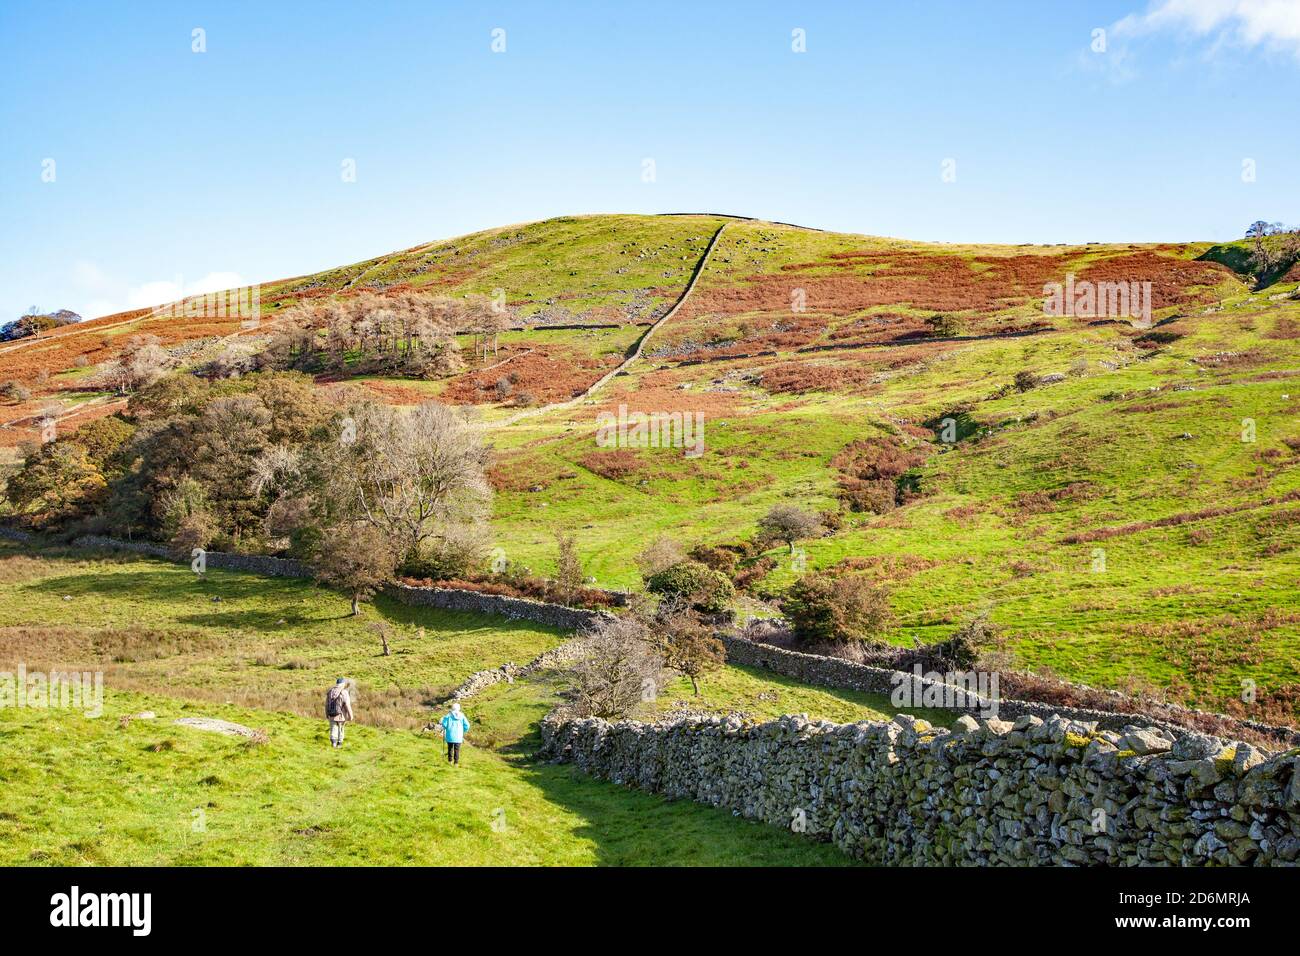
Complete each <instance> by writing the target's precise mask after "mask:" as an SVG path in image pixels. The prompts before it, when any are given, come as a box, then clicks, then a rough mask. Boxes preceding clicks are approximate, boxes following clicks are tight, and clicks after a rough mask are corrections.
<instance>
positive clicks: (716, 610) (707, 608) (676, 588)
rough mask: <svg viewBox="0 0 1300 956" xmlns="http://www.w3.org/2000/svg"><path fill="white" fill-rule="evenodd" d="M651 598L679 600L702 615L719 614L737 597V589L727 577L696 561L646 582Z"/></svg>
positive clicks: (663, 571)
mask: <svg viewBox="0 0 1300 956" xmlns="http://www.w3.org/2000/svg"><path fill="white" fill-rule="evenodd" d="M646 589H647V590H648V591H649V592H650V593H651V594H659V595H662V596H663V597H665V598H668V599H669V600H680V601H684V602H686V603H688V604H690V605H691V607H693V608H694V609H695V610H697V611H702V612H703V613H705V614H721V613H722V612H723V611H725V610H727V608H728V607H729V606H730V604H731V601H732V598H734V597H735V596H736V589H735V587H734V586H732V583H731V581H730V580H729V579H728V578H727V576H726V575H724V574H722V573H721V572H719V571H715V570H713V569H712V568H710V567H707V566H705V565H703V564H701V563H700V562H698V561H679V562H677V563H676V564H674V565H671V566H670V567H667V568H665V569H664V570H662V571H660V572H659V573H658V574H654V575H651V577H650V580H649V581H647V582H646Z"/></svg>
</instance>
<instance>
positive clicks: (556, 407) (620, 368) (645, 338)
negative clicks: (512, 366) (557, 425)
mask: <svg viewBox="0 0 1300 956" xmlns="http://www.w3.org/2000/svg"><path fill="white" fill-rule="evenodd" d="M727 225H728V223H725V222H724V223H723V224H722V225H720V226H719V227H718V229H717V232H715V233H714V234H713V238H712V239H710V240H709V244H708V245H707V246H706V247H705V248H704V254H703V255H702V256H700V261H699V262H697V263H695V269H694V271H693V272H692V273H691V281H690V282H688V283H686V288H685V289H683V290H682V293H681V295H679V296H678V297H677V301H676V302H674V303H673V307H672V308H671V309H669V310H668V311H667V312H665V313H664V314H663V315H662V316H660V317H659V319H658V320H657V321H656V322H654V324H652V325H651V326H650V327H649V328H648V329H646V330H645V332H644V333H643V334H642V335H641V337H640V338H639V339H637V341H636V345H635V346H634V347H633V348H632V351H631V352H629V353H628V355H627V357H626V358H625V359H623V361H622V362H620V363H619V364H618V365H617V366H616V367H615V368H613V369H611V370H610V371H608V372H606V373H605V374H604V375H602V376H601V377H600V378H598V379H596V381H595V382H593V383H592V384H591V385H590V386H588V387H587V388H586V389H585V390H584V391H582V392H580V393H579V394H577V395H575V396H574V397H573V398H570V399H566V400H565V401H563V402H556V403H554V404H552V405H540V406H538V407H537V408H528V409H525V410H524V411H522V412H516V413H515V414H514V415H511V416H510V417H509V418H506V419H503V420H502V421H499V422H491V423H489V427H491V428H504V427H507V426H509V425H514V424H515V423H516V422H521V421H523V420H524V419H527V418H533V417H535V416H537V415H544V414H548V413H550V412H558V411H563V410H564V409H566V408H573V407H574V406H576V405H578V404H580V403H582V402H584V401H586V400H587V399H589V398H591V396H592V395H594V394H596V392H598V391H599V390H600V389H602V388H603V387H604V386H605V385H607V384H609V382H610V381H612V380H613V379H614V377H615V376H617V375H620V374H622V373H623V372H625V371H627V369H628V368H629V367H630V366H631V365H632V363H633V362H635V361H636V360H637V359H639V358H640V357H641V355H642V353H644V351H645V346H646V343H647V342H649V341H650V337H651V336H653V335H654V334H655V332H656V331H657V330H658V329H659V327H660V326H662V325H663V324H664V323H665V322H667V321H668V320H669V319H671V318H672V317H673V316H674V315H676V314H677V311H678V310H679V309H680V308H681V307H682V306H683V305H685V304H686V300H687V299H689V298H690V296H691V293H692V292H693V291H694V290H695V285H696V283H697V282H699V280H700V276H701V275H703V273H704V267H705V266H706V265H708V262H709V257H710V256H712V255H713V250H714V249H715V248H717V245H718V240H719V239H720V238H721V237H722V233H723V230H725V229H726V228H727Z"/></svg>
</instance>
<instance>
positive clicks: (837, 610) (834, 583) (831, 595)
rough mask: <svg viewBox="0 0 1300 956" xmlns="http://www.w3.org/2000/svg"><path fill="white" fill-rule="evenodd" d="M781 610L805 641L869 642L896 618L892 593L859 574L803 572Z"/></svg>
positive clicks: (795, 632) (787, 595) (796, 633)
mask: <svg viewBox="0 0 1300 956" xmlns="http://www.w3.org/2000/svg"><path fill="white" fill-rule="evenodd" d="M781 609H782V610H783V611H784V612H785V615H786V617H788V618H789V620H790V623H791V625H792V627H793V630H794V636H795V638H796V639H797V640H798V641H799V642H800V643H804V644H815V643H822V642H828V643H836V644H844V643H869V642H871V641H874V640H876V639H878V638H880V637H881V636H883V635H884V634H885V632H886V631H888V630H889V627H890V625H891V624H892V623H893V620H894V615H893V612H892V611H891V610H890V607H889V593H888V592H887V591H886V590H885V589H884V588H882V587H877V586H876V585H874V584H872V583H871V582H870V581H869V580H867V579H866V578H864V577H861V576H858V575H843V576H839V577H832V576H830V575H826V574H807V575H804V576H803V577H802V578H800V579H799V580H798V581H796V582H795V583H794V584H793V585H792V586H791V587H790V590H789V591H787V592H786V595H785V598H784V600H782V602H781Z"/></svg>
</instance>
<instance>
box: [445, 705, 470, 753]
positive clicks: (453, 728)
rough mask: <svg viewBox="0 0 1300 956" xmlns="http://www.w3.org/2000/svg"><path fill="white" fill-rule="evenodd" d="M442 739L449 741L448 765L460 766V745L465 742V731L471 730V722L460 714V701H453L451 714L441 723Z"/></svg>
mask: <svg viewBox="0 0 1300 956" xmlns="http://www.w3.org/2000/svg"><path fill="white" fill-rule="evenodd" d="M440 723H441V724H442V739H443V740H445V741H447V763H450V764H454V765H456V766H457V767H459V766H460V745H461V744H462V743H463V742H464V740H465V731H467V730H469V721H468V720H467V719H466V718H465V715H464V714H462V713H461V712H460V701H452V703H451V713H449V714H448V715H447V716H446V717H444V718H442V720H441V721H440Z"/></svg>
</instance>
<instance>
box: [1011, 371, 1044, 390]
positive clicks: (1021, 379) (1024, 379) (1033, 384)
mask: <svg viewBox="0 0 1300 956" xmlns="http://www.w3.org/2000/svg"><path fill="white" fill-rule="evenodd" d="M1038 383H1039V378H1038V376H1037V375H1035V374H1034V373H1033V372H1030V371H1028V370H1022V371H1019V372H1017V373H1016V377H1015V380H1014V382H1013V384H1014V385H1015V386H1016V391H1017V392H1027V391H1029V390H1030V389H1032V388H1037V387H1038Z"/></svg>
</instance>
